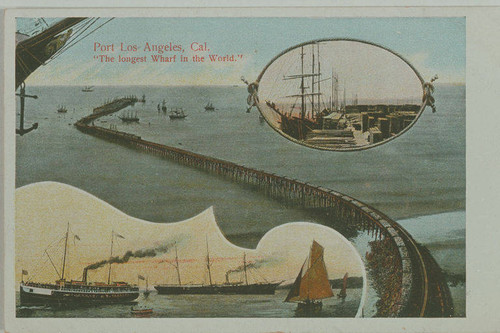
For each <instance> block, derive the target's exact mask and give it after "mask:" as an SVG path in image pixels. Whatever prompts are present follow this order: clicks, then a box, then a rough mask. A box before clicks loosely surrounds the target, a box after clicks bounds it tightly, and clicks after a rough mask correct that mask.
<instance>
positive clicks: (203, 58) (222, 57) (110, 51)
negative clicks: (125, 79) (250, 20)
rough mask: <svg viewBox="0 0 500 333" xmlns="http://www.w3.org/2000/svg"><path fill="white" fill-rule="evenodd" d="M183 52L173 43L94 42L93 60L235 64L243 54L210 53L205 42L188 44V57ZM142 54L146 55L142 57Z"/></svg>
mask: <svg viewBox="0 0 500 333" xmlns="http://www.w3.org/2000/svg"><path fill="white" fill-rule="evenodd" d="M185 51H186V48H185V47H184V46H183V45H180V44H177V43H173V42H167V43H162V44H155V43H149V42H145V43H144V44H143V45H137V44H132V43H124V42H120V43H117V44H115V43H111V44H109V43H99V42H94V60H96V61H98V62H102V63H130V64H137V63H145V62H152V63H174V62H194V63H205V62H236V61H238V60H242V59H243V54H218V53H216V52H212V51H211V49H210V47H209V46H208V44H207V42H191V43H189V47H188V48H187V51H188V53H189V54H190V55H189V56H188V55H183V53H184V52H185ZM116 53H118V54H116ZM120 53H122V54H120ZM134 53H141V55H138V56H135V55H131V54H134ZM144 53H146V55H143V54H144Z"/></svg>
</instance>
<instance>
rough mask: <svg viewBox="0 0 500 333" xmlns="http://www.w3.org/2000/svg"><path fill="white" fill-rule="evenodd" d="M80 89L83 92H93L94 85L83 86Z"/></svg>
mask: <svg viewBox="0 0 500 333" xmlns="http://www.w3.org/2000/svg"><path fill="white" fill-rule="evenodd" d="M82 91H83V92H93V91H94V86H85V88H83V89H82Z"/></svg>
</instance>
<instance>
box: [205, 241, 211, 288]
mask: <svg viewBox="0 0 500 333" xmlns="http://www.w3.org/2000/svg"><path fill="white" fill-rule="evenodd" d="M205 239H206V242H207V269H208V280H209V281H210V285H212V273H211V272H210V254H209V252H208V239H207V238H205Z"/></svg>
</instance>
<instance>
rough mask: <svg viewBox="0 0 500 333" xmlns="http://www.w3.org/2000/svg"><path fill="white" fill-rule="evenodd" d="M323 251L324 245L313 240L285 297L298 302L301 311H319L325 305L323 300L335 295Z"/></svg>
mask: <svg viewBox="0 0 500 333" xmlns="http://www.w3.org/2000/svg"><path fill="white" fill-rule="evenodd" d="M323 252H324V248H323V246H321V245H320V244H319V243H318V242H316V241H313V243H312V245H311V250H310V253H309V256H308V257H307V258H306V260H305V262H304V264H303V265H302V268H301V269H300V272H299V275H298V276H297V278H296V279H295V282H294V283H293V286H292V288H291V289H290V292H289V293H288V295H287V297H286V299H285V302H296V303H298V304H297V311H299V312H303V313H306V314H307V313H315V312H319V311H320V310H321V308H322V306H323V303H322V301H321V300H322V299H324V298H329V297H332V296H333V291H332V287H331V286H330V281H329V280H328V272H327V271H326V266H325V261H324V259H323Z"/></svg>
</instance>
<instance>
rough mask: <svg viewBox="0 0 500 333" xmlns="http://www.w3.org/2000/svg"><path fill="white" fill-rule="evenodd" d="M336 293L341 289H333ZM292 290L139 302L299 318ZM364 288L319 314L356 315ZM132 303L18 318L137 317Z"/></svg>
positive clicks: (170, 310)
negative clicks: (289, 300)
mask: <svg viewBox="0 0 500 333" xmlns="http://www.w3.org/2000/svg"><path fill="white" fill-rule="evenodd" d="M333 291H334V292H335V294H337V293H338V292H339V290H338V289H334V290H333ZM287 293H288V290H284V289H278V290H276V293H275V294H274V295H171V296H169V295H158V294H157V293H156V292H152V293H151V294H150V296H149V297H148V298H147V299H144V297H143V295H141V296H140V297H139V298H138V299H137V303H138V305H139V306H140V305H144V306H147V307H150V308H152V309H153V314H152V315H151V316H150V317H151V318H168V317H170V318H196V317H209V318H213V317H226V318H231V317H233V318H234V317H247V318H255V317H263V318H266V317H267V318H283V317H284V318H290V317H296V316H297V317H298V316H300V315H297V314H296V312H295V310H296V308H297V305H296V304H295V303H285V302H283V300H284V299H285V298H286V295H287ZM360 298H361V289H349V290H348V294H347V297H346V298H345V300H344V301H342V300H341V299H339V298H337V297H332V298H328V299H325V300H323V307H322V309H321V312H319V313H318V314H317V315H315V316H317V317H336V318H339V317H354V316H355V315H356V312H357V310H358V306H359V300H360ZM130 310H131V305H127V304H116V305H101V306H93V307H87V308H82V307H81V306H80V307H75V308H73V309H71V308H67V307H65V308H64V309H61V308H51V307H48V306H46V307H44V306H38V307H37V306H31V307H18V308H17V316H18V317H56V318H74V317H80V318H95V317H99V318H102V317H104V318H127V317H134V316H135V315H133V314H132V313H131V311H130Z"/></svg>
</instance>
